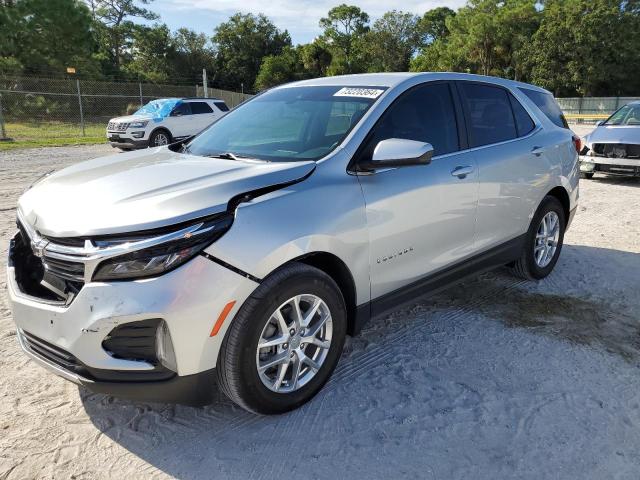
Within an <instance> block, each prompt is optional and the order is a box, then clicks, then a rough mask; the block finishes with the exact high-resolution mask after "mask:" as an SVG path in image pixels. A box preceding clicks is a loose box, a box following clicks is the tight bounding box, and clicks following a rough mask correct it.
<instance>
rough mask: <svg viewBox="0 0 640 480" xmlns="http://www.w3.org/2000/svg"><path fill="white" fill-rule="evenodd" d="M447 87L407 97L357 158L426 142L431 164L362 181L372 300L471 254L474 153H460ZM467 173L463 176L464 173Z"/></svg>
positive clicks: (457, 115)
mask: <svg viewBox="0 0 640 480" xmlns="http://www.w3.org/2000/svg"><path fill="white" fill-rule="evenodd" d="M456 106H457V103H456V102H455V99H454V95H453V91H452V88H451V84H450V83H449V82H429V83H425V84H421V85H418V86H416V87H413V88H411V89H410V90H408V91H407V92H405V93H403V94H402V95H401V96H400V97H399V98H398V99H397V100H396V101H395V102H394V103H393V104H392V105H391V106H390V107H389V108H388V109H387V111H386V112H385V113H384V114H383V115H382V117H381V118H380V120H379V121H378V122H377V124H376V125H375V126H374V127H373V129H372V131H371V132H370V133H369V135H368V137H367V139H366V140H365V142H364V144H363V145H362V146H361V148H360V149H359V152H358V153H357V154H356V161H358V160H361V161H362V160H364V161H366V160H369V159H370V158H371V155H372V154H373V150H374V148H375V147H376V145H377V144H378V143H379V142H380V141H381V140H385V139H388V138H401V139H409V140H417V141H421V142H429V143H431V144H432V145H433V147H434V157H433V159H432V161H431V163H430V164H429V165H418V166H409V167H401V168H390V169H386V170H378V171H376V172H375V173H373V174H369V175H365V174H362V175H359V177H358V178H359V180H360V184H361V186H362V191H363V194H364V198H365V203H366V214H367V225H368V229H369V236H370V256H371V257H370V265H371V296H372V298H376V297H379V296H381V295H384V294H386V293H389V292H392V291H394V290H396V289H399V288H401V287H403V286H406V285H408V284H411V283H412V282H414V281H417V280H420V279H421V278H423V277H425V276H427V275H428V274H429V273H432V272H435V271H437V270H440V269H442V268H443V267H446V266H447V265H450V264H452V263H455V262H456V261H459V260H461V259H463V258H464V257H467V256H469V254H470V253H471V251H472V248H473V237H474V228H475V220H476V202H477V193H478V180H477V168H476V164H475V159H474V157H473V155H472V154H469V153H467V152H462V151H461V150H462V149H463V148H464V146H465V143H464V142H465V139H464V135H462V134H461V122H462V118H461V112H460V110H459V108H456ZM463 171H464V172H466V174H461V172H463Z"/></svg>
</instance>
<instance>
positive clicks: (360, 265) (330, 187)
mask: <svg viewBox="0 0 640 480" xmlns="http://www.w3.org/2000/svg"><path fill="white" fill-rule="evenodd" d="M314 252H327V253H331V254H333V255H335V256H336V257H338V258H339V259H340V260H342V261H343V262H344V264H345V265H346V266H347V268H349V270H350V272H351V274H352V276H353V279H354V282H355V287H356V303H357V304H361V303H364V302H367V301H369V300H370V284H369V237H368V231H367V226H366V215H365V206H364V199H363V196H362V191H361V189H360V185H359V183H358V180H357V178H356V177H354V176H351V175H348V174H346V172H344V171H342V172H339V171H336V170H335V169H331V168H318V170H317V171H316V172H315V173H314V174H313V175H312V176H310V177H309V178H307V179H306V180H304V181H302V182H300V183H296V184H293V185H289V186H287V187H285V188H283V189H280V190H278V191H275V192H271V193H269V194H267V195H264V196H261V197H258V198H255V199H253V200H251V201H249V202H247V203H242V204H240V205H239V206H238V207H237V209H236V212H235V220H234V223H233V226H232V227H231V229H230V230H229V232H227V233H226V234H225V235H224V236H223V237H222V238H220V239H219V240H218V241H217V242H215V243H214V244H212V245H211V246H210V247H208V248H207V249H206V253H208V254H209V255H212V256H213V257H216V258H218V259H220V260H222V261H224V262H226V263H228V264H230V265H231V266H233V267H235V268H237V269H240V270H242V271H245V272H247V273H250V274H251V275H253V276H255V277H258V278H264V277H266V276H267V275H268V274H269V273H271V272H273V271H274V270H276V269H277V268H278V267H280V266H281V265H283V264H285V263H287V262H289V261H291V260H294V259H296V258H299V257H301V256H304V255H308V254H310V253H314Z"/></svg>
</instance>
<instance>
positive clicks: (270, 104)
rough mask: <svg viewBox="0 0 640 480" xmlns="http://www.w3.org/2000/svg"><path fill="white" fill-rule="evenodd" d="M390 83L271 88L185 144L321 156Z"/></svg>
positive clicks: (209, 152) (287, 157)
mask: <svg viewBox="0 0 640 480" xmlns="http://www.w3.org/2000/svg"><path fill="white" fill-rule="evenodd" d="M385 89H386V88H385V87H341V86H309V87H285V88H277V89H274V90H270V91H268V92H266V93H264V94H262V95H259V96H257V97H255V98H253V99H251V100H249V101H248V102H246V103H244V104H242V105H240V106H239V107H237V108H235V109H234V110H233V111H231V112H229V113H228V114H227V115H225V116H224V117H222V118H221V119H220V120H218V121H217V122H216V123H214V124H213V125H211V126H210V127H209V128H208V129H207V130H205V131H204V132H203V133H202V134H200V135H198V136H197V137H196V138H194V139H193V140H192V141H191V142H190V143H189V144H188V145H187V147H186V151H187V152H188V153H192V154H194V155H202V156H217V155H221V154H224V153H232V154H234V155H235V156H237V157H249V158H257V159H261V160H271V161H300V160H318V159H320V158H322V157H324V156H325V155H327V154H328V153H329V152H331V151H332V150H333V149H334V148H336V147H337V146H338V145H339V144H340V142H342V140H343V139H344V138H345V137H346V136H347V134H348V133H349V132H350V131H351V129H352V128H353V127H354V126H355V125H356V124H357V123H358V121H359V120H360V119H361V118H362V116H363V115H364V114H365V112H366V111H367V110H368V109H369V108H370V107H371V105H373V104H374V103H375V102H376V100H377V99H378V98H380V96H381V95H382V94H383V93H384V91H385Z"/></svg>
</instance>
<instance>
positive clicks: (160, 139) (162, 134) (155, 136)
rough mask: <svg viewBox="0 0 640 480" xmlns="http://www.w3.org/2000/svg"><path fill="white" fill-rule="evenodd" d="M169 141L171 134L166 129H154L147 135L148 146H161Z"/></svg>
mask: <svg viewBox="0 0 640 480" xmlns="http://www.w3.org/2000/svg"><path fill="white" fill-rule="evenodd" d="M170 143H171V134H170V133H169V132H167V131H166V130H156V131H155V132H153V133H152V134H151V136H150V137H149V146H150V147H162V146H164V145H169V144H170Z"/></svg>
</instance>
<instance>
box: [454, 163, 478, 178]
mask: <svg viewBox="0 0 640 480" xmlns="http://www.w3.org/2000/svg"><path fill="white" fill-rule="evenodd" d="M470 173H473V167H472V166H471V165H464V166H457V167H456V168H454V169H453V170H451V175H453V176H454V177H458V178H460V179H462V178H466V176H467V175H469V174H470Z"/></svg>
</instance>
